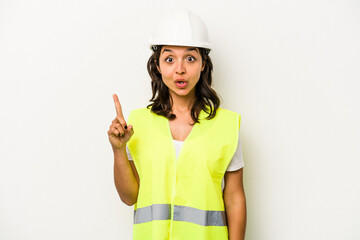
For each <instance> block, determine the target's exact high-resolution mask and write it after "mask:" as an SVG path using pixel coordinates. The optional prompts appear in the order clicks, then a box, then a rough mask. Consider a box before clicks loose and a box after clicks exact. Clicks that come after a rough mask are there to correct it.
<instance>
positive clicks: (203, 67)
mask: <svg viewBox="0 0 360 240" xmlns="http://www.w3.org/2000/svg"><path fill="white" fill-rule="evenodd" d="M204 69H205V63H203V65H202V67H201V71H204Z"/></svg>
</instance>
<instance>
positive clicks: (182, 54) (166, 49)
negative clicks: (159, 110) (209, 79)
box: [158, 46, 205, 96]
mask: <svg viewBox="0 0 360 240" xmlns="http://www.w3.org/2000/svg"><path fill="white" fill-rule="evenodd" d="M204 66H205V65H204V64H203V62H202V58H201V55H200V52H199V49H198V48H195V47H183V46H163V47H162V49H161V53H160V57H159V66H158V70H159V72H160V73H161V76H162V80H163V82H164V83H165V85H166V86H167V87H168V88H169V92H170V94H171V96H174V94H175V95H178V96H195V85H196V84H197V82H198V81H199V79H200V75H201V71H202V70H203V69H204Z"/></svg>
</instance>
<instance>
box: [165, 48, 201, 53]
mask: <svg viewBox="0 0 360 240" xmlns="http://www.w3.org/2000/svg"><path fill="white" fill-rule="evenodd" d="M186 51H187V52H190V51H196V52H197V53H199V52H198V50H197V48H188V49H186ZM164 52H173V51H172V50H171V49H168V48H164V50H163V51H162V53H164Z"/></svg>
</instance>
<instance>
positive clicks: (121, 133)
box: [108, 94, 134, 150]
mask: <svg viewBox="0 0 360 240" xmlns="http://www.w3.org/2000/svg"><path fill="white" fill-rule="evenodd" d="M113 99H114V103H115V109H116V117H115V119H114V120H113V121H112V124H111V125H110V128H109V131H108V136H109V141H110V143H111V146H112V148H113V150H120V149H124V148H125V146H126V143H127V142H128V141H129V140H130V138H131V136H132V135H133V134H134V130H133V127H132V125H129V126H127V124H126V121H125V119H124V115H123V113H122V109H121V104H120V102H119V98H118V96H117V95H116V94H113Z"/></svg>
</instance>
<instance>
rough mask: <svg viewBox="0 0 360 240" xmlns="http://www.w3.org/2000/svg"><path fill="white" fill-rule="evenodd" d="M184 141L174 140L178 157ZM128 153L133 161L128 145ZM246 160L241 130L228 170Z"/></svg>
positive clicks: (223, 182)
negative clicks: (243, 152) (244, 158)
mask: <svg viewBox="0 0 360 240" xmlns="http://www.w3.org/2000/svg"><path fill="white" fill-rule="evenodd" d="M183 143H184V142H183V141H178V140H174V145H175V151H176V158H177V157H178V156H179V153H180V149H181V147H182V145H183ZM126 153H127V156H128V159H129V161H132V160H133V159H132V157H131V154H130V152H129V149H128V147H127V146H126ZM244 165H245V164H244V160H243V154H242V147H241V140H240V132H239V142H238V146H237V148H236V151H235V153H234V156H233V158H232V159H231V161H230V163H229V165H228V167H227V169H226V171H228V172H232V171H236V170H239V169H240V168H242V167H244ZM221 186H222V189H224V187H225V181H224V178H223V179H222V183H221Z"/></svg>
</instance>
